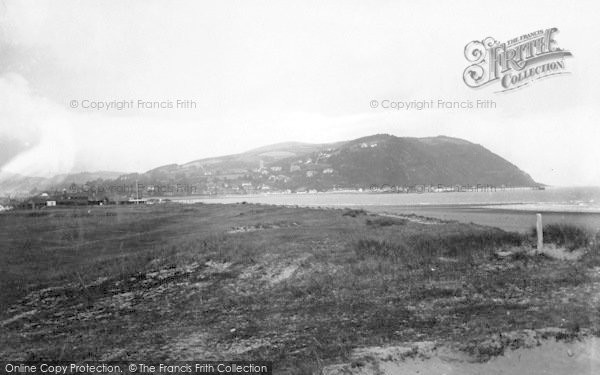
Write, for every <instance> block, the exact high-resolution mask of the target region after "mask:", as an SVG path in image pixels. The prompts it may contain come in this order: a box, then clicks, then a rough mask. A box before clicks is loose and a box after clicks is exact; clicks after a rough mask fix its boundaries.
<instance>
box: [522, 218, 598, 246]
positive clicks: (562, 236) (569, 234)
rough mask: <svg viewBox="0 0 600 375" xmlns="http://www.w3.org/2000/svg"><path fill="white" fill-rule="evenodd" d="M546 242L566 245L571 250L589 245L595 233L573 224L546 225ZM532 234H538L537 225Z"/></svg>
mask: <svg viewBox="0 0 600 375" xmlns="http://www.w3.org/2000/svg"><path fill="white" fill-rule="evenodd" d="M543 231H544V242H548V243H553V244H556V245H557V246H564V247H566V248H567V249H569V250H576V249H580V248H582V247H588V246H589V245H590V244H591V243H592V242H593V241H594V235H593V234H592V233H590V232H589V231H588V230H586V229H584V228H581V227H578V226H575V225H571V224H548V225H544V229H543ZM531 233H532V236H534V237H535V236H537V232H536V229H535V227H533V228H532V230H531Z"/></svg>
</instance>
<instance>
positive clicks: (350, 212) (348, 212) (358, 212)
mask: <svg viewBox="0 0 600 375" xmlns="http://www.w3.org/2000/svg"><path fill="white" fill-rule="evenodd" d="M366 214H367V211H365V210H363V209H360V210H353V209H346V210H345V211H344V213H343V214H342V216H351V217H357V216H361V215H366Z"/></svg>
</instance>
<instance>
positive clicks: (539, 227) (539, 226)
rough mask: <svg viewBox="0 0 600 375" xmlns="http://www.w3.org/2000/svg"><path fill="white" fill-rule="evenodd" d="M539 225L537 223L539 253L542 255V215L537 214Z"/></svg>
mask: <svg viewBox="0 0 600 375" xmlns="http://www.w3.org/2000/svg"><path fill="white" fill-rule="evenodd" d="M536 216H537V223H536V227H535V228H536V231H537V252H538V253H541V252H542V248H543V247H544V231H543V229H542V228H543V227H542V214H537V215H536Z"/></svg>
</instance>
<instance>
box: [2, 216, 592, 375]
mask: <svg viewBox="0 0 600 375" xmlns="http://www.w3.org/2000/svg"><path fill="white" fill-rule="evenodd" d="M550 230H551V231H550V232H549V233H551V237H550V238H551V239H552V240H553V241H555V242H556V243H557V244H558V245H561V246H566V247H568V248H569V249H570V250H575V248H581V247H583V248H585V255H583V257H582V258H581V259H579V260H577V261H559V260H554V259H551V258H548V257H545V256H542V255H531V254H529V253H526V252H523V251H517V250H519V249H527V248H529V247H531V244H532V243H533V241H534V239H533V237H532V235H530V234H517V233H510V232H504V231H502V230H499V229H494V228H489V227H483V226H477V225H474V224H460V223H456V222H443V221H439V220H426V219H423V218H420V217H416V216H406V217H384V216H376V215H373V214H369V213H367V212H365V211H362V210H333V209H327V210H326V209H323V210H321V209H308V208H289V207H276V206H263V205H250V204H237V205H216V204H215V205H208V204H196V205H175V204H173V205H157V206H128V207H123V206H121V207H93V208H90V207H84V208H77V209H56V210H45V211H44V210H42V211H34V212H32V211H21V212H9V213H3V214H0V286H1V288H0V322H1V323H0V360H25V359H53V360H58V359H62V360H86V359H88V360H133V359H152V360H164V359H196V360H209V359H223V360H226V359H227V360H235V359H251V360H258V359H263V360H271V361H274V362H275V369H276V373H291V374H307V373H318V372H319V370H320V369H321V368H322V367H323V366H324V365H326V364H329V363H335V362H339V361H344V360H346V359H347V358H348V356H349V353H350V351H351V350H352V349H354V348H357V347H363V346H373V345H389V344H394V343H401V342H410V341H419V340H420V341H423V340H430V341H445V342H455V343H458V344H460V345H461V347H462V349H463V350H465V351H469V352H472V353H474V354H476V355H477V356H478V357H480V358H483V359H485V358H486V357H489V356H491V355H497V354H500V353H501V352H502V347H497V346H494V347H486V346H485V345H482V343H484V342H486V340H487V339H488V338H489V337H490V336H491V335H494V334H497V333H500V332H508V331H514V330H518V329H537V328H544V327H559V328H564V329H566V330H567V331H568V332H573V333H574V334H576V333H577V332H578V331H580V330H588V331H591V332H594V333H595V334H598V333H599V332H600V303H599V301H598V297H597V293H598V289H597V286H596V282H597V280H596V279H595V278H594V277H595V276H594V275H596V273H599V274H600V272H598V270H599V269H600V268H598V267H600V247H599V246H598V244H597V242H598V241H597V237H596V236H595V235H593V234H590V233H587V232H583V231H578V230H576V229H572V228H568V227H552V228H550ZM503 251H513V252H514V254H513V255H510V256H498V252H500V253H502V252H503Z"/></svg>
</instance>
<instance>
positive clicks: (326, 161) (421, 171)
mask: <svg viewBox="0 0 600 375" xmlns="http://www.w3.org/2000/svg"><path fill="white" fill-rule="evenodd" d="M76 177H77V178H74V176H73V175H70V176H66V177H65V176H62V177H60V178H54V179H52V180H49V181H47V182H48V184H44V185H43V186H45V187H46V186H50V185H52V186H53V187H55V188H57V187H58V188H59V189H60V188H65V187H66V186H65V185H68V184H72V183H75V184H84V183H85V182H88V183H91V185H95V184H104V185H105V186H106V185H111V186H121V187H122V186H134V185H135V184H136V183H138V184H139V186H141V188H140V189H142V190H143V191H144V194H145V195H148V196H164V195H167V196H168V195H189V194H247V193H257V192H269V191H271V192H287V191H290V192H293V191H298V192H301V191H310V190H318V191H327V190H333V189H361V188H362V189H367V188H369V187H372V186H382V185H391V186H402V187H410V186H415V185H429V186H438V185H443V186H455V185H461V186H475V185H491V186H497V187H500V186H503V185H504V186H535V185H537V184H536V182H535V181H534V180H533V179H532V178H531V177H530V176H529V175H528V174H527V173H525V172H523V171H522V170H520V169H519V168H518V167H517V166H515V165H514V164H512V163H510V162H509V161H507V160H505V159H504V158H502V157H501V156H499V155H496V154H494V153H493V152H491V151H490V150H488V149H486V148H484V147H483V146H481V145H478V144H474V143H471V142H468V141H466V140H463V139H458V138H451V137H446V136H438V137H427V138H410V137H396V136H393V135H387V134H377V135H372V136H368V137H363V138H358V139H355V140H351V141H344V142H337V143H328V144H307V143H298V142H290V143H280V144H275V145H270V146H265V147H261V148H258V149H254V150H250V151H247V152H244V153H240V154H235V155H226V156H220V157H213V158H206V159H199V160H195V161H191V162H189V163H185V164H181V165H178V164H169V165H164V166H161V167H158V168H154V169H152V170H149V171H147V172H145V173H132V174H125V175H120V176H118V177H117V176H116V175H112V176H107V175H106V174H104V175H102V176H94V175H92V174H88V175H85V174H81V175H78V176H76ZM38 186H39V182H38ZM122 190H123V189H122ZM125 190H127V189H125Z"/></svg>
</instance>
